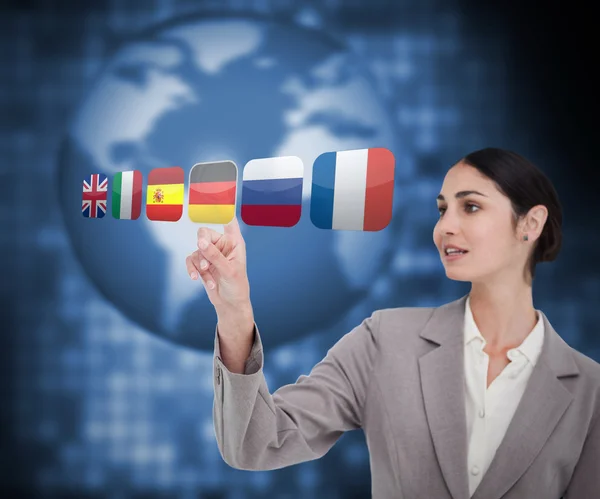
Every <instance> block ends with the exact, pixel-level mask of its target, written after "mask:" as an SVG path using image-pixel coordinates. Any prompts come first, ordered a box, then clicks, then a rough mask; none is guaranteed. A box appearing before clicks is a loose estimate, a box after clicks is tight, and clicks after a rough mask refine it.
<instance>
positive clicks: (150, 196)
mask: <svg viewBox="0 0 600 499" xmlns="http://www.w3.org/2000/svg"><path fill="white" fill-rule="evenodd" d="M183 177H184V173H183V168H181V167H179V166H171V167H166V168H154V170H150V173H149V174H148V188H147V191H146V216H147V217H148V219H149V220H155V221H164V222H177V221H178V220H179V219H180V218H181V215H183Z"/></svg>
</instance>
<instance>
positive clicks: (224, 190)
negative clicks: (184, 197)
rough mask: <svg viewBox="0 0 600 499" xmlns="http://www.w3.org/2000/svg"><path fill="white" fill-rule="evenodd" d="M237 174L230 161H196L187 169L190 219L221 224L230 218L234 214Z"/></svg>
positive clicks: (234, 166) (233, 164)
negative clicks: (188, 173) (188, 170)
mask: <svg viewBox="0 0 600 499" xmlns="http://www.w3.org/2000/svg"><path fill="white" fill-rule="evenodd" d="M237 175H238V169H237V166H236V164H235V163H234V162H233V161H215V162H211V163H196V164H195V165H194V166H193V167H192V169H191V170H190V186H189V192H188V215H189V217H190V220H191V221H192V222H201V223H209V224H224V225H225V224H228V223H229V222H231V221H232V220H233V217H234V216H235V205H236V193H237Z"/></svg>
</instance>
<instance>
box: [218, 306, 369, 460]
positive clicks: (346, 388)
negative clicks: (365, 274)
mask: <svg viewBox="0 0 600 499" xmlns="http://www.w3.org/2000/svg"><path fill="white" fill-rule="evenodd" d="M380 313H381V312H380V311H376V312H374V313H373V314H372V315H371V316H370V317H368V318H366V319H364V320H363V321H362V323H361V324H359V325H358V326H356V327H355V328H354V329H352V330H351V331H350V332H348V333H346V334H345V335H344V336H342V337H341V338H340V339H339V340H338V341H337V342H336V343H335V344H334V345H333V347H331V348H330V349H329V350H328V351H327V354H326V356H325V357H324V358H323V359H322V360H321V361H320V362H319V363H318V364H316V365H315V366H314V367H313V368H312V370H311V371H310V373H309V374H308V375H301V376H300V377H299V378H298V379H297V381H296V382H295V383H294V384H288V385H284V386H282V387H280V388H279V389H278V390H276V391H275V392H274V393H273V394H271V393H270V392H269V388H268V386H267V382H266V379H265V376H264V374H263V367H264V355H263V347H262V340H261V336H260V333H259V331H258V327H257V326H256V323H255V324H254V333H255V336H254V343H253V346H252V349H251V353H250V356H249V358H248V360H247V361H246V366H245V372H244V374H239V373H232V372H230V371H229V370H228V369H227V367H226V366H225V365H224V364H223V362H222V360H221V357H220V348H219V346H220V345H219V335H218V330H216V331H215V351H214V357H213V365H214V380H213V381H214V401H213V424H214V430H215V435H216V438H217V444H218V447H219V452H220V453H221V456H222V457H223V459H224V461H225V462H226V463H227V464H229V465H230V466H232V467H233V468H237V469H241V470H274V469H279V468H283V467H285V466H290V465H293V464H297V463H301V462H305V461H309V460H313V459H317V458H320V457H322V456H323V455H325V454H326V453H327V452H328V451H329V449H330V448H331V447H332V446H333V445H334V444H335V442H336V441H337V440H338V439H339V438H340V437H341V435H342V434H343V433H344V432H345V431H348V430H354V429H358V428H360V427H361V425H362V409H363V404H364V401H365V397H366V393H367V388H368V384H369V378H370V374H371V371H372V369H373V363H374V359H375V356H376V353H377V341H376V337H377V329H378V327H379V320H380V317H379V316H380Z"/></svg>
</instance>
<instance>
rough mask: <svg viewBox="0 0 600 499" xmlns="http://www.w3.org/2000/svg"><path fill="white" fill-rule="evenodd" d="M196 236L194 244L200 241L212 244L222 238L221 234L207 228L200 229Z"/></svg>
mask: <svg viewBox="0 0 600 499" xmlns="http://www.w3.org/2000/svg"><path fill="white" fill-rule="evenodd" d="M196 235H197V238H196V239H197V241H196V242H200V240H201V239H206V240H207V241H209V242H211V243H213V244H215V243H216V242H217V241H218V240H219V239H221V238H222V237H223V234H221V233H220V232H217V231H216V230H213V229H209V228H208V227H200V228H199V229H198V232H197V233H196Z"/></svg>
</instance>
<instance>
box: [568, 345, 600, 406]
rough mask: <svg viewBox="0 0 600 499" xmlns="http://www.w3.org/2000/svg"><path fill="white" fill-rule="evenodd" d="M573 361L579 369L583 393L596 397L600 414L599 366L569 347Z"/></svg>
mask: <svg viewBox="0 0 600 499" xmlns="http://www.w3.org/2000/svg"><path fill="white" fill-rule="evenodd" d="M569 348H570V350H571V354H572V355H573V360H574V361H575V364H577V367H578V368H579V378H580V379H582V380H583V386H584V387H585V391H586V392H587V393H590V394H595V395H596V400H597V405H598V411H597V412H600V364H599V363H598V362H596V361H595V360H594V359H592V358H591V357H588V356H587V355H585V354H584V353H582V352H580V351H579V350H575V349H574V348H573V347H571V346H569Z"/></svg>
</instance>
